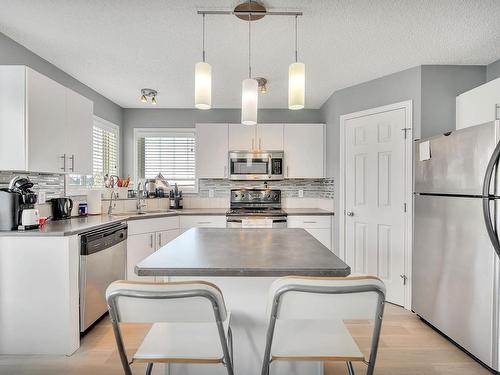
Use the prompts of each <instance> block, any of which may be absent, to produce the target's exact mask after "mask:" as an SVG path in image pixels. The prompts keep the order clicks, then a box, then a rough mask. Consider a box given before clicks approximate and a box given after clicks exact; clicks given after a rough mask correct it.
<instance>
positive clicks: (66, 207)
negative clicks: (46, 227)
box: [50, 198, 73, 220]
mask: <svg viewBox="0 0 500 375" xmlns="http://www.w3.org/2000/svg"><path fill="white" fill-rule="evenodd" d="M50 203H51V204H52V220H62V219H69V218H70V217H71V210H72V209H73V201H72V200H71V199H70V198H52V199H51V200H50Z"/></svg>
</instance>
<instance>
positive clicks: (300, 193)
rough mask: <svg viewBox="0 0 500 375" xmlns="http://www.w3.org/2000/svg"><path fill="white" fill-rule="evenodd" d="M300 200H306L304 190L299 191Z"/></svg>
mask: <svg viewBox="0 0 500 375" xmlns="http://www.w3.org/2000/svg"><path fill="white" fill-rule="evenodd" d="M299 198H304V190H299Z"/></svg>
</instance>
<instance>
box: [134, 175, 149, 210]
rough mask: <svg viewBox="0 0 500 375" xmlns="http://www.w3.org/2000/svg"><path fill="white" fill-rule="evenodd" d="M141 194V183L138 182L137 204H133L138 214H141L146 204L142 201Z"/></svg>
mask: <svg viewBox="0 0 500 375" xmlns="http://www.w3.org/2000/svg"><path fill="white" fill-rule="evenodd" d="M143 195H144V194H143V192H142V190H141V182H140V181H139V182H138V183H137V194H136V196H137V202H136V204H135V208H136V209H137V213H138V214H140V213H142V209H143V208H145V207H147V204H146V202H145V201H144V197H143Z"/></svg>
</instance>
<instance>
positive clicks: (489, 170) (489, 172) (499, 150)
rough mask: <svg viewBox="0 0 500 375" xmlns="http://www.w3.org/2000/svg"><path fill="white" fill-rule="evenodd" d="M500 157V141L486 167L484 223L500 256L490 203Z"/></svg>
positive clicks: (499, 243) (499, 244) (492, 197)
mask: <svg viewBox="0 0 500 375" xmlns="http://www.w3.org/2000/svg"><path fill="white" fill-rule="evenodd" d="M499 159H500V142H499V143H497V145H496V147H495V150H494V151H493V154H492V155H491V158H490V161H489V163H488V166H487V167H486V173H485V176H484V182H483V216H484V223H485V224H486V230H487V232H488V236H489V237H490V241H491V243H492V245H493V248H494V249H495V252H496V253H497V255H498V256H499V257H500V240H499V239H498V235H497V231H496V229H495V226H494V224H493V222H492V220H491V205H490V201H491V200H492V199H495V196H494V195H490V187H491V179H492V177H493V173H494V172H495V168H496V166H497V164H498V160H499Z"/></svg>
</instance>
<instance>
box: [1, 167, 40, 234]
mask: <svg viewBox="0 0 500 375" xmlns="http://www.w3.org/2000/svg"><path fill="white" fill-rule="evenodd" d="M32 187H33V183H32V182H31V181H30V180H29V179H28V178H26V177H19V176H16V177H14V178H13V179H12V180H11V181H10V183H9V187H8V188H3V189H0V230H28V229H36V228H38V227H39V224H38V218H39V215H38V210H37V209H36V208H35V203H36V201H37V195H36V194H35V193H34V192H33V191H32V190H31V188H32Z"/></svg>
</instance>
